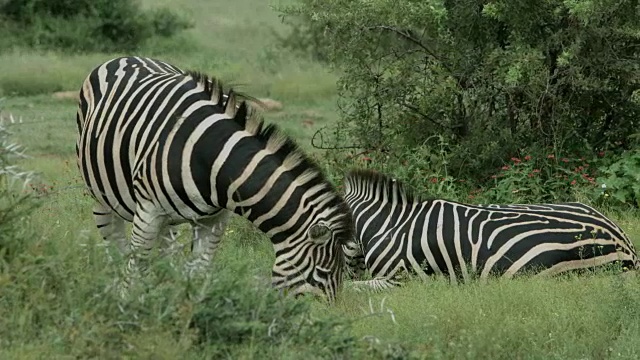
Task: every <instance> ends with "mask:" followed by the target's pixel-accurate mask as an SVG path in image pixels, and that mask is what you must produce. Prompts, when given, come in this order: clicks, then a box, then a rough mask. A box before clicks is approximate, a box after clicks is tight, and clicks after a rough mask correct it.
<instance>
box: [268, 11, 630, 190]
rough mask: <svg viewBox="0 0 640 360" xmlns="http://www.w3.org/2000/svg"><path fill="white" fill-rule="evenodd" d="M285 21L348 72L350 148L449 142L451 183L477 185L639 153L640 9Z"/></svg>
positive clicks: (371, 14) (318, 16)
mask: <svg viewBox="0 0 640 360" xmlns="http://www.w3.org/2000/svg"><path fill="white" fill-rule="evenodd" d="M280 10H281V11H282V12H283V13H284V14H285V19H287V18H289V19H290V20H289V21H290V22H293V23H295V24H297V25H296V26H298V27H297V28H296V32H295V36H296V37H297V38H299V39H300V41H304V39H307V38H315V37H317V38H320V39H322V41H314V42H313V43H314V44H319V45H321V48H320V49H319V50H318V49H316V51H322V52H323V54H325V56H326V58H327V60H328V62H329V63H330V64H331V65H333V66H336V67H339V69H340V70H341V72H342V75H341V78H340V81H339V91H340V94H341V107H342V112H343V115H344V119H343V121H342V123H340V124H339V125H337V128H339V129H342V130H343V132H346V139H345V141H346V142H347V144H348V145H355V146H358V147H360V148H362V149H385V150H386V151H387V152H388V153H399V152H407V151H411V150H413V149H418V148H419V147H420V146H421V145H423V143H424V142H425V141H426V140H427V139H429V138H430V137H431V136H433V135H434V134H437V135H441V136H442V137H444V138H445V139H446V141H447V143H448V144H449V147H448V148H447V149H446V150H447V152H449V153H451V154H452V157H451V162H450V164H449V167H450V169H452V170H454V171H455V172H453V173H451V175H453V176H454V177H456V178H464V179H468V180H469V181H473V182H475V183H477V184H478V185H483V183H484V181H483V180H482V179H488V178H489V176H490V175H491V171H492V170H491V169H495V168H496V167H499V166H501V165H502V162H503V161H508V159H510V158H511V157H518V156H521V154H518V153H519V152H521V151H522V150H523V149H528V148H546V147H547V146H552V148H553V152H554V153H574V152H575V153H586V152H590V153H591V154H594V153H596V152H598V151H601V150H603V149H606V148H608V147H612V148H613V147H622V148H627V149H628V148H630V147H631V146H632V143H631V139H630V135H631V134H632V133H633V132H635V131H636V128H637V116H638V114H639V113H640V102H638V101H637V98H638V96H637V94H638V88H639V86H640V83H639V82H638V81H639V80H638V79H640V66H638V64H639V62H638V61H637V59H638V49H639V48H640V47H639V46H638V45H639V44H640V16H638V8H637V3H636V2H634V1H613V0H598V1H596V0H593V1H559V0H556V1H548V2H541V1H536V0H527V1H524V2H522V1H519V2H514V1H507V0H493V1H490V2H486V1H478V0H465V1H447V0H430V1H404V2H396V1H390V0H373V1H348V0H331V1H315V0H300V1H299V2H298V4H297V5H293V6H289V7H282V8H280ZM301 24H302V25H301ZM301 31H303V32H306V34H304V35H301V34H299V33H300V32H301ZM291 41H293V38H292V39H291ZM341 145H344V144H338V146H341ZM405 147H408V149H404V148H405ZM485 181H486V180H485Z"/></svg>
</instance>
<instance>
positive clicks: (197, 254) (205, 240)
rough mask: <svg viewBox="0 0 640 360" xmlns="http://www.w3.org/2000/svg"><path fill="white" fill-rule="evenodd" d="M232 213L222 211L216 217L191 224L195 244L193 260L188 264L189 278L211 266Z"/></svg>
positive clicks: (192, 252)
mask: <svg viewBox="0 0 640 360" xmlns="http://www.w3.org/2000/svg"><path fill="white" fill-rule="evenodd" d="M229 215H230V212H229V211H227V210H221V211H220V212H218V213H217V214H215V215H214V216H212V217H210V218H206V219H202V220H198V221H194V222H192V223H191V227H192V230H193V240H192V241H193V242H192V245H191V259H190V260H189V261H188V262H187V264H186V268H185V271H186V273H187V275H188V276H193V275H195V274H197V273H201V272H203V271H204V270H205V269H206V267H207V266H208V265H209V264H211V262H212V260H213V256H214V255H215V252H216V249H217V248H218V244H220V240H221V239H222V235H224V230H225V229H226V227H227V222H228V220H229Z"/></svg>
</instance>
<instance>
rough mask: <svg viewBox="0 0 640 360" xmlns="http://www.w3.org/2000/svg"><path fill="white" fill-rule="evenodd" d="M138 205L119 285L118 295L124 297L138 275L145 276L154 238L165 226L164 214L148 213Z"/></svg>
mask: <svg viewBox="0 0 640 360" xmlns="http://www.w3.org/2000/svg"><path fill="white" fill-rule="evenodd" d="M143 208H146V207H140V206H139V207H138V208H137V209H136V214H135V216H134V217H133V231H132V232H131V242H130V246H131V253H130V254H129V261H128V263H127V266H126V268H125V273H124V279H123V282H122V284H121V286H120V289H119V290H120V296H121V297H123V298H126V297H127V296H128V290H129V288H130V287H131V286H132V284H133V283H134V281H135V280H136V279H137V278H138V277H142V276H145V275H146V274H147V273H148V270H149V264H148V263H149V257H150V255H151V251H152V250H153V247H154V246H155V245H156V240H158V237H159V236H160V234H161V232H162V231H163V230H164V229H165V228H166V225H165V221H166V219H165V218H164V216H160V215H157V214H153V213H148V212H145V211H144V210H142V209H143Z"/></svg>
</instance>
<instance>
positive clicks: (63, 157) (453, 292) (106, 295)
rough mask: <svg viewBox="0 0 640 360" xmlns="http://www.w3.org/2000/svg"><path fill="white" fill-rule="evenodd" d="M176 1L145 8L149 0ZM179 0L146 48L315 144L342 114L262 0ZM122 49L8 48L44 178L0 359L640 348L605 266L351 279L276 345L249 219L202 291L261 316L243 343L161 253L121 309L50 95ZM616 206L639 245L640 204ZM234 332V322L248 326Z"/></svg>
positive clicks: (61, 116) (628, 286)
mask: <svg viewBox="0 0 640 360" xmlns="http://www.w3.org/2000/svg"><path fill="white" fill-rule="evenodd" d="M173 4H175V2H171V1H168V0H162V1H154V2H151V1H146V2H145V6H149V7H151V6H165V5H167V6H172V7H174V6H175V5H173ZM181 4H182V5H181V9H180V10H181V11H182V12H184V13H186V14H187V15H188V16H189V17H191V18H192V19H193V20H194V23H195V24H196V26H195V28H194V29H191V30H189V31H188V32H187V33H186V34H183V35H182V37H181V38H182V39H183V40H184V41H183V42H181V43H180V42H176V41H175V40H174V41H168V40H162V41H157V42H155V43H153V44H149V45H148V46H147V47H145V48H144V49H141V50H140V53H139V55H151V56H155V57H158V58H161V59H166V60H170V61H173V62H174V63H175V64H177V65H180V66H182V67H185V68H195V69H199V70H203V71H207V72H209V73H211V74H214V75H216V76H220V77H221V78H222V79H225V80H228V81H233V82H235V83H240V84H243V86H242V90H243V91H246V92H248V93H250V94H252V95H255V96H257V97H271V98H274V99H276V100H278V101H281V102H282V103H283V104H284V109H283V110H282V111H280V112H272V113H266V114H265V117H266V120H267V121H268V122H276V123H278V124H279V125H281V126H282V127H283V128H284V129H285V131H287V132H288V133H289V134H291V135H292V136H293V137H294V138H296V139H297V140H298V141H299V142H300V143H301V145H303V146H304V147H305V148H307V149H309V150H311V147H310V145H309V140H310V138H311V136H312V135H313V133H314V131H315V130H317V129H318V128H319V127H320V126H323V125H326V124H331V123H333V122H335V121H336V119H337V117H338V112H337V109H336V106H335V100H336V90H335V80H336V76H335V75H333V74H331V73H330V72H329V71H328V70H327V69H325V68H323V67H322V66H321V65H318V64H316V63H313V62H311V61H307V60H304V59H299V58H296V57H294V56H293V55H291V54H287V53H283V52H280V51H278V50H277V48H276V47H275V44H274V41H275V37H274V35H273V32H280V33H282V32H283V31H286V29H284V28H283V27H282V25H281V24H280V21H279V19H278V16H277V14H276V13H274V12H272V11H271V10H270V8H269V7H268V5H267V4H266V2H262V1H257V0H238V1H235V2H212V1H207V0H188V1H184V2H181ZM118 55H121V54H92V55H73V54H56V53H36V52H31V51H27V50H20V51H18V50H14V51H12V52H8V53H2V54H0V89H1V90H0V91H1V92H2V93H3V94H4V96H5V97H6V98H5V100H4V101H2V102H1V103H0V106H1V107H2V108H0V110H1V111H2V113H3V114H4V117H5V118H6V117H7V114H8V113H12V114H13V115H14V118H17V119H19V118H20V117H21V118H22V119H23V122H22V123H19V124H13V125H10V130H11V131H12V132H14V134H15V136H16V139H17V140H18V141H19V142H20V143H21V144H23V145H25V146H26V147H27V148H28V153H29V154H30V155H31V158H29V159H26V160H24V161H21V163H20V164H21V166H23V167H24V168H27V169H33V170H36V171H38V172H39V173H40V181H39V182H38V183H36V184H34V187H35V188H36V189H37V190H36V192H37V194H39V196H40V198H39V202H40V206H39V207H38V208H37V210H36V211H35V212H34V213H33V215H32V216H31V217H30V218H26V219H24V222H25V223H24V227H25V234H31V235H30V236H28V237H26V238H25V243H24V248H23V249H22V253H21V255H20V256H19V258H18V260H16V262H15V264H14V265H13V266H14V267H12V268H11V269H13V270H11V271H9V272H5V273H3V272H0V358H1V359H36V358H37V359H39V358H60V359H65V358H100V359H103V358H106V359H108V358H121V357H125V358H144V359H147V358H154V359H175V358H185V359H202V358H220V357H228V358H287V359H296V358H300V357H309V358H325V357H331V356H330V354H331V352H332V351H333V352H334V353H335V352H337V351H338V350H336V349H340V348H341V346H347V347H351V348H352V352H351V353H347V354H345V355H344V356H345V358H349V357H351V358H407V357H410V356H412V357H415V358H447V359H448V358H455V359H462V358H468V359H479V358H491V359H602V358H624V359H633V358H638V356H640V302H638V301H637V299H638V298H640V280H639V279H638V277H636V278H629V279H622V278H620V277H616V276H612V275H606V274H603V275H597V276H586V277H579V278H578V277H569V278H559V279H518V280H514V281H491V282H489V283H488V284H484V285H482V284H469V285H461V286H451V285H449V284H447V283H446V282H444V281H440V280H434V281H432V282H429V283H421V282H417V281H412V282H410V283H408V284H407V285H406V286H404V287H403V288H400V289H396V290H394V291H388V292H384V293H380V294H368V293H360V292H355V291H354V290H351V289H349V288H347V289H345V290H344V291H343V293H342V296H341V297H340V299H339V300H338V302H337V304H336V305H335V306H334V307H327V306H325V305H324V304H320V303H311V306H312V312H311V313H312V315H313V319H315V320H314V321H315V322H313V324H311V325H309V324H307V325H308V327H309V329H310V330H309V331H317V333H314V334H315V335H314V336H313V337H310V338H309V339H311V340H309V339H307V340H305V342H304V343H302V344H301V343H297V342H295V341H294V340H295V339H294V338H291V339H289V338H287V339H285V340H282V341H279V342H275V340H274V342H272V343H270V342H269V341H271V340H268V341H267V340H265V339H266V335H265V331H264V329H265V327H261V326H262V325H259V324H258V323H259V320H260V319H261V320H260V321H264V319H265V318H269V319H270V317H273V319H276V318H278V317H277V316H279V315H277V314H274V313H272V312H270V311H271V310H269V309H268V308H267V307H268V306H270V305H269V304H275V303H274V302H273V301H275V300H273V299H271V297H270V296H271V295H269V294H271V292H270V291H269V290H267V289H266V288H265V287H266V284H267V283H268V277H269V275H270V268H271V265H272V261H273V253H272V252H273V251H272V249H271V245H270V244H269V242H268V240H267V239H266V237H265V236H264V235H263V234H261V233H259V232H257V231H256V230H255V229H254V228H253V227H252V226H251V225H250V224H248V223H247V222H246V221H245V220H243V219H241V218H235V219H234V220H233V222H232V224H231V226H230V227H229V229H228V231H227V234H226V237H225V241H224V242H223V245H222V248H221V250H220V253H219V254H218V258H217V259H216V265H215V266H214V269H213V270H212V272H211V276H212V278H214V279H216V278H218V279H219V281H218V282H216V281H214V283H213V284H210V285H209V286H208V287H207V288H206V289H209V290H208V291H214V292H215V291H217V293H218V294H219V295H218V296H221V297H223V296H228V299H231V300H229V301H231V302H226V303H225V302H224V301H226V300H221V301H223V302H222V304H223V305H221V306H222V307H221V308H219V310H220V311H222V310H225V309H226V310H225V311H227V310H229V309H231V310H233V311H237V314H238V316H249V317H250V318H251V319H253V321H254V322H253V323H252V322H251V321H249V320H247V321H246V322H243V323H242V324H241V325H242V326H248V325H246V324H252V325H251V326H253V327H250V329H252V330H251V331H250V332H249V333H250V335H246V336H244V337H243V338H242V339H241V340H244V341H240V342H238V343H237V344H235V343H229V340H228V339H227V340H224V341H222V340H220V339H218V340H215V339H214V340H215V341H214V340H212V341H211V342H210V343H209V344H208V345H198V344H197V342H196V340H197V336H196V335H195V334H194V332H193V331H192V330H189V329H188V326H186V324H187V323H188V319H189V318H190V317H191V316H192V315H193V314H196V313H198V312H201V311H203V310H204V309H203V308H202V306H200V307H198V306H199V305H197V304H196V303H195V302H194V301H193V300H191V299H189V298H188V297H186V296H185V295H184V291H185V290H184V289H185V288H186V287H188V286H189V284H187V283H186V282H185V281H184V279H183V278H182V277H181V276H180V275H179V274H176V273H174V272H173V271H172V270H171V269H172V266H169V265H168V264H167V261H166V260H161V261H159V263H158V265H157V266H156V272H155V273H156V276H155V277H153V279H151V280H149V281H150V282H151V284H152V285H150V287H151V288H150V289H149V291H148V292H147V293H146V294H147V295H146V299H145V300H144V301H143V302H138V301H132V302H131V303H129V304H128V305H127V306H125V307H124V308H119V307H118V305H117V302H116V301H115V300H114V299H113V298H112V296H111V295H110V292H109V291H108V288H109V286H110V284H111V281H112V279H113V278H114V276H115V275H116V274H117V272H118V271H120V269H121V267H120V266H117V264H108V263H107V260H106V256H105V255H104V249H103V248H102V247H101V246H100V244H99V241H98V234H97V231H96V229H95V227H94V224H93V219H92V217H91V206H92V202H91V200H90V198H89V197H87V196H85V194H84V190H83V185H82V183H81V180H80V178H79V174H78V171H77V168H76V163H75V157H74V154H73V153H74V146H75V136H76V133H75V132H76V129H75V126H76V125H75V111H76V109H75V104H74V102H73V101H60V100H55V99H53V98H52V97H51V92H53V91H60V90H77V89H78V87H79V86H80V84H81V82H82V80H83V78H84V76H86V74H87V73H88V72H89V71H90V70H91V69H92V68H93V67H94V66H96V65H97V64H99V63H100V62H102V61H105V60H107V59H109V58H112V57H114V56H118ZM40 183H42V184H40ZM43 184H45V185H46V187H45V188H43V187H42V185H43ZM612 216H613V218H614V219H615V220H616V221H618V223H619V224H620V226H622V227H623V228H624V229H625V230H626V231H627V232H628V233H629V235H630V236H631V238H632V239H633V240H634V241H635V243H636V245H637V246H640V218H639V217H638V216H637V214H632V213H622V214H612ZM183 239H184V238H183ZM177 261H178V262H179V260H177ZM234 279H237V281H238V282H237V283H235V282H234V281H236V280H234ZM228 299H227V300H228ZM234 299H235V300H234ZM243 299H251V300H252V301H253V299H255V301H254V302H253V303H252V302H249V303H244V302H243ZM261 299H262V300H261ZM232 300H233V301H232ZM224 304H226V305H224ZM261 304H262V305H261ZM370 304H371V307H370ZM254 305H255V308H254V307H252V306H254ZM281 305H282V306H283V308H284V309H287V306H292V305H291V304H290V303H287V302H284V303H283V304H281ZM243 306H244V307H243ZM216 309H217V308H216ZM234 309H236V310H234ZM372 309H373V310H372ZM216 311H217V310H216ZM232 313H233V312H232ZM247 314H249V315H247ZM278 319H279V318H278ZM331 319H337V320H340V321H345V322H346V323H347V325H348V326H347V328H345V329H343V330H344V331H346V335H345V334H342V333H341V332H340V331H341V330H340V329H341V328H340V327H332V326H331V324H330V321H331ZM224 321H227V320H224ZM323 321H324V322H323ZM220 324H221V326H222V324H227V323H226V322H224V323H223V322H222V320H220ZM327 324H328V325H327ZM236 325H237V326H240V325H238V324H236ZM236 325H234V326H236ZM267 325H269V324H268V323H267ZM225 326H226V325H225ZM237 326H236V327H235V328H234V327H231V328H229V329H231V330H227V331H240V330H242V329H244V328H242V329H240V328H237ZM323 326H324V327H323ZM225 329H226V328H225ZM234 329H235V330H234ZM318 329H319V330H318ZM323 329H324V330H323ZM334 335H335V337H334V338H332V337H331V336H334ZM301 336H302V335H301ZM305 339H306V338H305ZM313 339H316V340H315V341H317V343H315V342H314V340H313ZM341 344H342V345H341ZM344 344H346V345H344ZM338 357H339V356H338Z"/></svg>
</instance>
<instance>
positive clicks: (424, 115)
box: [400, 103, 453, 130]
mask: <svg viewBox="0 0 640 360" xmlns="http://www.w3.org/2000/svg"><path fill="white" fill-rule="evenodd" d="M400 105H402V106H404V107H406V108H407V109H409V110H411V111H413V112H414V113H415V114H416V115H419V116H420V117H422V118H423V119H426V120H429V121H430V122H431V123H433V124H434V125H437V126H439V127H441V128H442V129H445V130H453V128H452V127H450V126H446V125H444V124H442V123H440V122H438V121H436V120H435V119H433V118H432V117H430V116H429V115H427V114H425V113H423V112H422V111H420V110H419V109H418V108H417V107H415V106H413V105H409V104H407V103H402V104H400Z"/></svg>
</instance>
